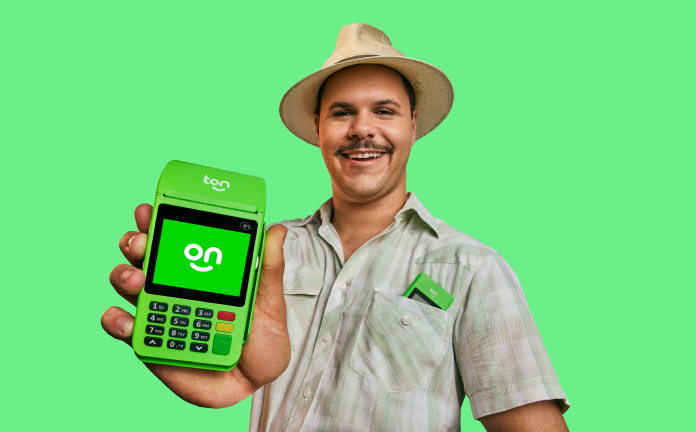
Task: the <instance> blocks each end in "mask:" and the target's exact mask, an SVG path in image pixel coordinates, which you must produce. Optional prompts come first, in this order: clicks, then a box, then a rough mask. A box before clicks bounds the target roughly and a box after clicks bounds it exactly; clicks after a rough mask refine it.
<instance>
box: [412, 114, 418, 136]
mask: <svg viewBox="0 0 696 432" xmlns="http://www.w3.org/2000/svg"><path fill="white" fill-rule="evenodd" d="M411 122H412V123H413V124H412V127H413V142H414V143H415V142H416V136H417V135H416V129H417V128H418V108H415V109H414V110H413V118H412V119H411Z"/></svg>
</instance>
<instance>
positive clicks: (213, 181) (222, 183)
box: [203, 175, 230, 192]
mask: <svg viewBox="0 0 696 432" xmlns="http://www.w3.org/2000/svg"><path fill="white" fill-rule="evenodd" d="M208 180H210V181H208ZM203 183H205V184H209V185H212V187H213V189H214V190H216V191H218V192H222V191H224V190H226V189H227V188H228V187H230V183H229V182H228V181H225V180H223V181H220V180H218V179H214V178H210V177H208V176H207V175H204V176H203ZM225 185H226V186H225ZM215 186H220V188H221V189H218V188H216V187H215Z"/></svg>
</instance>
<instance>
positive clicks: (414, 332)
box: [349, 291, 447, 392]
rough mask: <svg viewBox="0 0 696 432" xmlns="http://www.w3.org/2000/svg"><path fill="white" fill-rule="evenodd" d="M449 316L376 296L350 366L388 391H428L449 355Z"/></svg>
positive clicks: (400, 298)
mask: <svg viewBox="0 0 696 432" xmlns="http://www.w3.org/2000/svg"><path fill="white" fill-rule="evenodd" d="M446 321H447V312H446V311H443V310H442V309H438V308H435V307H432V306H429V305H427V304H424V303H420V302H418V301H415V300H411V299H409V298H407V297H403V296H399V295H394V294H388V293H384V292H380V291H374V293H373V295H372V299H371V300H370V303H369V305H368V307H367V310H366V311H365V315H364V316H363V319H362V322H361V323H360V330H359V331H358V335H357V339H356V341H355V345H354V346H353V351H352V353H351V356H350V362H349V366H350V368H351V369H353V370H354V371H355V372H357V373H359V374H360V375H362V376H363V377H365V379H367V380H368V381H370V382H371V383H372V384H374V385H376V386H377V387H378V388H379V389H380V390H382V391H384V392H398V391H409V390H422V389H424V388H425V386H426V384H427V383H428V381H429V379H430V378H431V377H432V374H433V373H434V371H435V368H436V367H437V366H438V365H439V364H440V362H441V361H442V358H443V356H444V354H445V342H444V335H445V329H446Z"/></svg>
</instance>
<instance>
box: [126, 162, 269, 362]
mask: <svg viewBox="0 0 696 432" xmlns="http://www.w3.org/2000/svg"><path fill="white" fill-rule="evenodd" d="M265 211H266V183H265V181H264V180H263V179H261V178H259V177H253V176H249V175H244V174H239V173H235V172H230V171H223V170H219V169H214V168H208V167H204V166H201V165H195V164H191V163H186V162H181V161H171V162H169V163H168V164H167V166H166V167H165V168H164V171H163V172H162V175H161V176H160V179H159V183H158V184H157V192H156V194H155V203H154V207H153V211H152V220H151V222H150V232H149V236H148V242H147V249H146V251H145V261H144V262H143V272H144V273H145V286H144V287H143V289H142V291H141V292H140V294H139V296H138V308H137V312H136V316H135V327H134V329H133V349H134V350H135V354H136V356H137V357H138V358H139V359H140V360H142V361H143V362H148V363H162V364H168V365H177V366H187V367H194V368H203V369H213V370H230V369H232V368H234V367H235V365H236V364H237V362H238V361H239V357H240V355H241V351H242V345H243V344H244V343H245V342H246V340H247V338H248V336H249V329H250V326H251V319H252V316H253V313H254V300H255V297H256V288H257V285H258V273H259V270H260V268H261V259H262V257H263V249H264V244H265V236H264V234H265V229H264V214H265Z"/></svg>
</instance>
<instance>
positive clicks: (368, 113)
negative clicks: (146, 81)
mask: <svg viewBox="0 0 696 432" xmlns="http://www.w3.org/2000/svg"><path fill="white" fill-rule="evenodd" d="M452 100H453V92H452V87H451V84H450V82H449V80H448V79H447V77H446V76H445V75H444V73H442V71H440V70H439V69H437V68H435V67H434V66H431V65H429V64H427V63H424V62H421V61H418V60H414V59H409V58H406V57H404V56H403V54H401V53H400V52H399V51H397V50H396V49H394V48H393V47H392V46H391V43H390V41H389V39H388V38H387V36H386V35H385V34H384V33H382V32H381V31H379V30H378V29H376V28H374V27H372V26H368V25H365V24H352V25H349V26H346V27H344V28H343V29H342V30H341V32H340V34H339V38H338V42H337V44H336V49H335V51H334V53H333V54H332V55H331V57H330V58H329V60H328V61H327V62H326V63H325V64H324V66H323V67H322V69H321V70H320V71H319V72H316V73H314V74H312V75H310V76H308V77H307V78H305V79H303V80H302V81H300V82H299V83H298V84H297V85H295V86H294V87H293V88H292V89H290V90H289V91H288V92H287V93H286V95H285V96H284V97H283V100H282V102H281V107H280V114H281V118H282V119H283V122H284V124H285V125H286V126H287V127H288V129H290V131H291V132H293V133H294V134H295V135H297V136H298V137H300V138H302V139H303V140H305V141H307V142H309V143H310V144H313V145H316V146H318V147H319V148H320V149H321V154H322V157H323V158H324V163H325V164H326V167H327V169H328V170H329V173H330V175H331V183H332V191H333V197H332V198H331V199H329V200H328V201H327V202H326V203H324V205H322V206H321V207H320V208H319V210H317V211H316V212H314V213H313V214H312V215H310V216H309V217H307V218H305V219H296V220H292V221H284V222H281V223H280V224H277V225H274V226H272V227H271V228H269V230H268V238H267V245H266V251H265V256H264V262H263V266H262V270H261V276H260V284H259V291H258V296H257V304H256V309H255V315H254V321H253V323H252V328H251V334H250V337H249V341H248V343H247V344H246V345H245V346H244V348H243V351H242V357H241V359H240V362H239V364H238V366H237V367H236V368H235V369H233V370H232V371H230V372H214V371H205V370H199V369H188V368H179V367H172V366H165V365H154V364H147V367H148V368H150V370H151V371H152V372H153V373H154V374H155V375H156V376H157V377H158V378H159V379H161V380H162V382H163V383H164V384H165V385H167V386H168V387H169V388H170V389H171V390H172V391H174V392H175V393H176V394H177V395H179V396H180V397H181V398H183V399H184V400H187V401H189V402H191V403H194V404H196V405H200V406H207V407H224V406H230V405H233V404H235V403H237V402H239V401H241V400H242V399H244V398H246V397H247V396H249V395H250V394H252V393H253V394H254V398H253V403H252V418H251V430H263V431H281V430H287V431H297V430H303V431H367V430H370V431H372V430H375V431H377V430H380V431H382V430H384V431H426V430H433V431H442V430H459V417H460V407H461V404H462V401H463V399H464V396H465V395H468V397H469V399H470V402H471V406H472V411H473V413H474V416H475V417H476V418H478V419H479V420H480V421H481V422H482V423H483V425H484V427H485V428H486V429H487V430H489V431H563V430H567V429H566V426H565V422H564V421H563V417H562V415H561V410H563V411H565V410H566V409H567V407H568V405H567V400H566V399H565V395H564V394H563V391H562V390H561V388H560V386H559V384H558V381H557V379H556V376H555V374H554V371H553V368H552V367H551V364H550V362H549V360H548V357H547V355H546V351H545V349H544V347H543V344H542V342H541V339H540V337H539V334H538V332H537V330H536V327H535V326H534V323H533V321H532V318H531V315H530V313H529V310H528V308H527V304H526V301H525V299H524V295H523V293H522V291H521V288H520V286H519V283H518V281H517V278H516V276H515V274H514V272H513V271H512V269H511V268H510V267H509V266H508V265H507V263H506V262H505V261H504V260H503V259H502V258H501V257H500V255H498V254H497V253H496V252H495V251H494V250H493V249H491V248H490V247H488V246H486V245H484V244H482V243H480V242H478V241H476V240H474V239H473V238H471V237H469V236H467V235H465V234H463V233H461V232H459V231H457V230H455V229H453V228H451V227H449V226H448V225H447V224H445V223H444V222H442V221H440V220H438V219H436V218H435V217H433V216H432V215H431V214H430V213H429V212H428V211H427V210H426V209H425V207H424V206H423V205H422V204H421V203H420V202H419V201H418V199H417V198H416V196H415V195H414V194H412V193H409V194H407V193H406V163H407V161H408V157H409V154H410V150H411V146H412V145H413V144H414V142H415V140H416V139H417V138H420V137H422V136H423V135H425V134H426V133H428V132H430V131H431V130H432V129H433V128H435V127H436V126H437V125H438V124H440V123H441V122H442V120H443V119H444V118H445V117H446V115H447V113H448V112H449V110H450V108H451V105H452ZM150 215H151V207H150V206H148V205H141V206H139V207H138V208H137V209H136V214H135V216H136V222H137V225H138V229H139V232H130V233H127V234H126V235H125V236H124V237H123V238H122V239H121V243H120V246H121V249H122V251H123V253H124V255H125V256H126V258H127V259H128V260H129V261H130V262H131V264H132V266H127V265H120V266H117V267H116V268H115V269H114V270H113V271H112V273H111V276H110V279H111V282H112V284H113V286H114V287H115V288H116V290H117V291H118V292H119V293H120V294H121V295H123V296H124V297H125V298H126V299H128V300H129V301H131V302H135V299H136V296H137V294H138V292H139V290H140V289H141V287H142V285H143V284H144V275H143V273H142V271H140V270H139V269H138V267H139V265H140V264H141V262H142V259H143V254H144V250H145V244H146V240H147V236H146V235H145V234H144V233H147V231H148V225H149V221H150ZM420 273H426V274H427V275H428V276H430V277H431V278H432V279H434V280H435V281H436V282H437V283H438V284H440V285H441V286H442V287H443V288H444V289H445V290H446V291H448V292H449V293H451V294H452V295H453V296H454V302H453V303H452V305H451V306H450V307H449V309H448V310H446V311H445V310H441V309H438V308H435V307H432V306H429V305H426V304H423V303H420V302H417V301H415V300H412V299H409V298H406V297H403V294H404V292H405V290H406V288H407V287H408V286H409V284H410V283H411V281H413V279H414V278H415V277H416V276H417V275H418V274H420ZM102 325H103V327H104V329H105V330H106V331H107V332H108V333H109V334H111V335H112V336H114V337H115V338H118V339H121V340H123V341H125V342H127V343H129V342H130V338H131V335H132V327H133V318H132V316H130V315H129V314H128V313H126V312H125V311H123V310H122V309H119V308H115V307H112V308H110V309H108V310H107V311H106V312H105V313H104V315H103V317H102ZM559 407H560V409H559Z"/></svg>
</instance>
